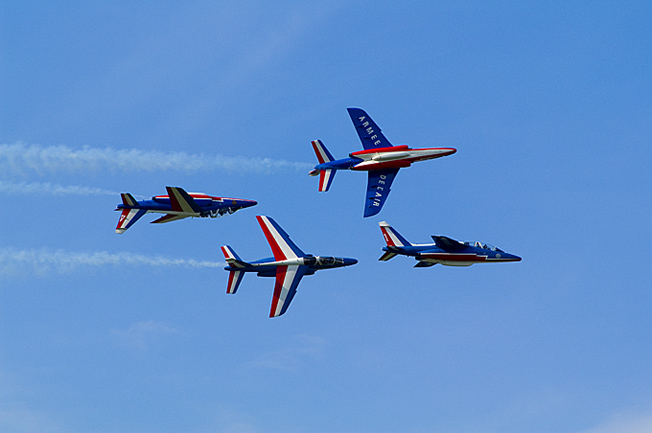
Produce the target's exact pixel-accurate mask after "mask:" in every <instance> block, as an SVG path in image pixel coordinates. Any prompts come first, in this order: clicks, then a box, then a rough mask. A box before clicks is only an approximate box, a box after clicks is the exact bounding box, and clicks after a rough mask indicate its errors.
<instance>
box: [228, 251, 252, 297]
mask: <svg viewBox="0 0 652 433" xmlns="http://www.w3.org/2000/svg"><path fill="white" fill-rule="evenodd" d="M222 253H223V254H224V258H225V259H226V263H227V264H228V265H229V266H230V267H232V268H236V269H233V270H230V271H229V282H228V283H227V284H226V293H229V294H231V295H235V292H237V291H238V287H240V283H241V282H242V278H243V277H244V274H245V273H244V271H239V270H237V268H244V267H245V266H247V263H246V262H243V261H242V260H241V259H240V257H238V255H237V254H236V253H235V251H233V249H231V247H230V246H228V245H224V246H222Z"/></svg>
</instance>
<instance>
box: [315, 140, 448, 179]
mask: <svg viewBox="0 0 652 433" xmlns="http://www.w3.org/2000/svg"><path fill="white" fill-rule="evenodd" d="M455 152H457V150H456V149H453V148H450V147H434V148H422V149H410V147H409V146H408V145H406V144H402V145H399V146H392V147H383V148H378V149H367V150H359V151H357V152H352V153H350V154H349V157H348V158H343V159H338V160H335V161H331V162H325V163H323V164H318V165H316V166H315V170H314V171H315V172H319V171H321V170H356V171H373V170H384V169H388V168H405V167H409V166H410V165H412V163H413V162H418V161H425V160H428V159H435V158H441V157H442V156H447V155H452V154H453V153H455Z"/></svg>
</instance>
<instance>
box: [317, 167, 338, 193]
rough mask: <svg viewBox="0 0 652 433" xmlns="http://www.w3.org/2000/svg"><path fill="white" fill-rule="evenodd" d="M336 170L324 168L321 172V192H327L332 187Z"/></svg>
mask: <svg viewBox="0 0 652 433" xmlns="http://www.w3.org/2000/svg"><path fill="white" fill-rule="evenodd" d="M335 171H336V170H322V171H320V172H319V192H326V191H328V190H329V189H330V187H331V184H332V183H333V179H335Z"/></svg>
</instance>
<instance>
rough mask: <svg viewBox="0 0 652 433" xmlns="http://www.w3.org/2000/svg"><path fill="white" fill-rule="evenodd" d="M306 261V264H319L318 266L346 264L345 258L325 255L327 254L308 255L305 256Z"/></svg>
mask: <svg viewBox="0 0 652 433" xmlns="http://www.w3.org/2000/svg"><path fill="white" fill-rule="evenodd" d="M303 260H304V263H305V264H306V265H309V266H310V265H318V266H335V265H344V259H341V258H339V257H327V256H326V257H325V256H317V257H314V256H308V257H305V258H304V259H303Z"/></svg>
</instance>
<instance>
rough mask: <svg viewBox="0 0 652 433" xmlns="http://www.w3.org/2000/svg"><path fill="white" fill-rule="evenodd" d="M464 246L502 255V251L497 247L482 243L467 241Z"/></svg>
mask: <svg viewBox="0 0 652 433" xmlns="http://www.w3.org/2000/svg"><path fill="white" fill-rule="evenodd" d="M464 245H468V246H471V247H476V248H483V249H485V250H490V251H498V252H501V253H504V251H503V250H501V249H500V248H498V247H496V246H494V245H491V244H485V243H482V242H480V241H467V242H464Z"/></svg>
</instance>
